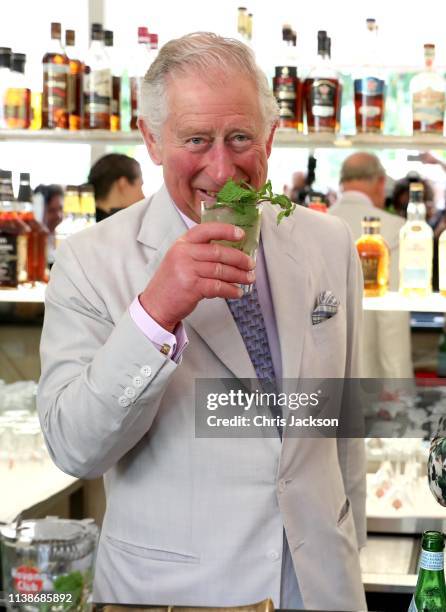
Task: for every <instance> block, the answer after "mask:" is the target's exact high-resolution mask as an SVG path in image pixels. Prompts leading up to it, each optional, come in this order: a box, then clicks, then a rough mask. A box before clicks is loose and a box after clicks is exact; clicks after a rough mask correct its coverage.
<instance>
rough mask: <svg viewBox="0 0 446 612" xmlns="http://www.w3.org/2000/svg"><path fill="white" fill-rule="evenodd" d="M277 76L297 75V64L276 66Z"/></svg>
mask: <svg viewBox="0 0 446 612" xmlns="http://www.w3.org/2000/svg"><path fill="white" fill-rule="evenodd" d="M275 76H276V78H279V77H282V78H285V79H286V78H287V77H294V78H296V77H297V68H296V66H276V74H275Z"/></svg>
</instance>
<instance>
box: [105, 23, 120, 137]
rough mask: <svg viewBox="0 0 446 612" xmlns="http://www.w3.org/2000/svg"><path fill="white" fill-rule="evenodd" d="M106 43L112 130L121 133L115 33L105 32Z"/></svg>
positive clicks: (118, 70)
mask: <svg viewBox="0 0 446 612" xmlns="http://www.w3.org/2000/svg"><path fill="white" fill-rule="evenodd" d="M104 42H105V50H106V52H107V55H108V58H109V65H110V69H111V74H112V97H111V107H110V130H111V131H112V132H119V130H120V129H121V70H120V67H119V66H118V58H117V55H116V53H115V48H114V46H113V32H112V31H111V30H105V32H104Z"/></svg>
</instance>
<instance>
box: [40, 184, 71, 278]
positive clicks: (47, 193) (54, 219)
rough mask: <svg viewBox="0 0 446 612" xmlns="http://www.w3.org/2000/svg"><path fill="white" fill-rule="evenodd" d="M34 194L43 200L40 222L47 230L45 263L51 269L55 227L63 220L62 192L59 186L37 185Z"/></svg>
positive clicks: (54, 249)
mask: <svg viewBox="0 0 446 612" xmlns="http://www.w3.org/2000/svg"><path fill="white" fill-rule="evenodd" d="M34 194H40V195H41V197H42V199H43V215H42V222H43V224H44V225H45V226H46V227H47V229H48V254H47V261H48V265H49V266H50V267H51V266H52V265H53V263H54V254H55V251H56V227H57V226H58V225H59V223H61V222H62V220H63V198H64V190H63V188H62V187H61V185H38V187H36V188H35V190H34Z"/></svg>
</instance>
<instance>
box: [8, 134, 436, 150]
mask: <svg viewBox="0 0 446 612" xmlns="http://www.w3.org/2000/svg"><path fill="white" fill-rule="evenodd" d="M2 141H8V142H22V141H23V142H25V141H26V142H48V143H51V142H57V143H63V144H90V145H94V144H103V145H113V144H116V145H118V144H122V145H129V146H130V145H142V144H143V140H142V137H141V134H140V133H139V131H136V130H135V131H131V132H110V131H108V130H79V131H78V132H71V131H68V130H35V131H34V130H5V129H3V130H0V142H2ZM274 146H275V147H288V148H303V149H416V150H426V149H446V137H444V136H437V135H435V134H417V135H415V136H389V135H383V134H355V135H351V136H349V135H341V134H298V133H297V132H296V131H295V130H291V129H278V130H277V131H276V135H275V138H274Z"/></svg>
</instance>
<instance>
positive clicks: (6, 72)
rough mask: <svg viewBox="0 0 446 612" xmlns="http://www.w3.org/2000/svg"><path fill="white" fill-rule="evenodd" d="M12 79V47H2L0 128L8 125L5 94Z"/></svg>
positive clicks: (0, 51) (0, 56)
mask: <svg viewBox="0 0 446 612" xmlns="http://www.w3.org/2000/svg"><path fill="white" fill-rule="evenodd" d="M10 79H11V49H10V47H0V128H5V127H6V121H5V114H4V110H5V106H4V102H5V94H6V91H7V89H8V88H9V85H10Z"/></svg>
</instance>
